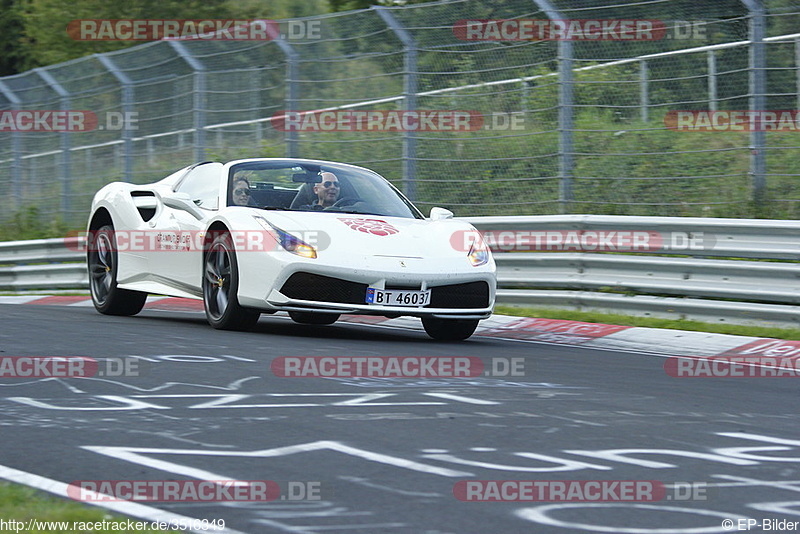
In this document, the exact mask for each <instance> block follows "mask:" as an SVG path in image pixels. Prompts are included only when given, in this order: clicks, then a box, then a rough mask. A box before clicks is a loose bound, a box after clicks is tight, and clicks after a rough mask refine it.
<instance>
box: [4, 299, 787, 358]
mask: <svg viewBox="0 0 800 534" xmlns="http://www.w3.org/2000/svg"><path fill="white" fill-rule="evenodd" d="M0 304H32V305H51V306H79V307H87V306H89V307H91V306H92V300H91V298H90V297H88V296H61V295H46V296H45V295H16V296H0ZM145 309H146V310H158V311H181V312H198V313H203V301H202V300H194V299H185V298H176V297H154V296H151V297H148V298H147V304H145ZM341 321H342V322H348V323H360V324H371V325H380V326H387V327H392V328H403V329H411V330H422V324H421V322H420V320H419V319H416V318H413V317H399V318H397V319H387V318H385V317H374V316H366V315H344V316H342V318H341ZM475 335H477V336H485V337H497V338H502V339H514V340H520V341H527V342H539V343H557V344H564V345H580V346H582V347H587V348H595V349H603V350H615V351H623V352H639V353H650V354H658V355H663V356H688V357H714V356H721V355H725V356H742V355H743V356H748V357H759V356H763V357H780V358H800V341H788V340H781V339H773V338H759V337H750V336H734V335H727V334H711V333H708V332H689V331H683V330H667V329H662V328H642V327H633V326H618V325H608V324H598V323H583V322H580V321H565V320H559V319H537V318H530V317H512V316H507V315H493V316H492V317H491V318H489V319H486V320H485V321H481V323H480V325H479V326H478V330H477V331H476V332H475Z"/></svg>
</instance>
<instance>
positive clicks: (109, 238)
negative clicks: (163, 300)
mask: <svg viewBox="0 0 800 534" xmlns="http://www.w3.org/2000/svg"><path fill="white" fill-rule="evenodd" d="M89 239H90V241H89V245H88V252H87V253H86V264H87V267H88V269H89V292H90V293H91V295H92V303H93V304H94V307H95V309H96V310H97V311H99V312H100V313H102V314H104V315H136V314H137V313H139V312H140V311H142V308H144V304H145V301H146V300H147V293H142V292H141V291H131V290H129V289H120V288H119V287H117V272H118V269H119V261H118V258H119V255H118V254H117V245H116V241H115V239H114V227H113V226H111V225H110V224H107V225H105V226H102V227H100V228H99V229H98V230H95V231H92V232H90V234H89Z"/></svg>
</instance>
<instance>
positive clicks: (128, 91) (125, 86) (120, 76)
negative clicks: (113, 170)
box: [94, 54, 134, 182]
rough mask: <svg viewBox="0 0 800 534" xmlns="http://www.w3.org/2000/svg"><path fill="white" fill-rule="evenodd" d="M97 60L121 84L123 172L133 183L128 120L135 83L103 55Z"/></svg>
mask: <svg viewBox="0 0 800 534" xmlns="http://www.w3.org/2000/svg"><path fill="white" fill-rule="evenodd" d="M94 56H95V57H96V58H97V60H98V61H99V62H100V64H101V65H103V66H104V67H105V68H106V70H108V72H110V73H111V75H112V76H114V78H116V79H117V81H118V82H119V84H120V88H121V89H120V90H121V92H122V102H121V104H122V106H121V107H122V120H123V128H122V145H123V147H124V148H125V154H124V156H123V158H124V159H123V164H122V165H123V172H122V179H123V180H124V181H126V182H133V132H132V131H131V129H130V127H129V126H130V125H129V124H128V121H127V118H128V117H129V113H132V112H133V111H132V110H133V97H134V95H133V81H132V80H131V79H130V78H129V77H128V75H127V74H125V73H124V72H122V71H121V70H119V68H118V67H117V65H116V64H115V63H114V62H113V61H112V60H111V59H110V58H108V57H106V56H105V55H103V54H95V55H94Z"/></svg>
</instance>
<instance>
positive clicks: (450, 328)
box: [422, 317, 479, 341]
mask: <svg viewBox="0 0 800 534" xmlns="http://www.w3.org/2000/svg"><path fill="white" fill-rule="evenodd" d="M478 322H479V321H478V320H477V319H439V318H437V317H423V318H422V326H423V327H425V332H427V333H428V335H429V336H431V337H432V338H433V339H436V340H438V341H462V340H464V339H467V338H468V337H469V336H471V335H472V334H473V333H474V332H475V329H476V328H478Z"/></svg>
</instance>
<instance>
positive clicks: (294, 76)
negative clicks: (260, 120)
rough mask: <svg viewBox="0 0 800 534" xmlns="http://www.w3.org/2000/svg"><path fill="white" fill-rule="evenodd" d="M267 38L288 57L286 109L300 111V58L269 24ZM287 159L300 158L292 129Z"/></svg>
mask: <svg viewBox="0 0 800 534" xmlns="http://www.w3.org/2000/svg"><path fill="white" fill-rule="evenodd" d="M267 36H268V37H269V38H270V39H271V40H272V42H274V43H275V44H276V45H278V48H280V49H281V52H283V55H284V56H286V84H287V87H286V96H285V97H284V98H285V109H284V110H283V111H284V113H285V112H287V111H300V110H299V109H297V99H298V98H299V91H298V85H297V84H298V82H299V81H300V68H299V65H298V63H299V61H300V56H299V54H298V53H297V52H295V50H294V47H292V45H290V44H289V43H287V42H286V39H285V38H284V37H283V36H282V35H281V34H280V31H279V30H278V29H276V28H275V27H274V26H273V25H271V24H267ZM285 139H286V157H289V158H297V157H300V151H299V150H298V141H297V139H298V135H297V132H296V131H294V130H292V129H291V128H287V130H286V137H285Z"/></svg>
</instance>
